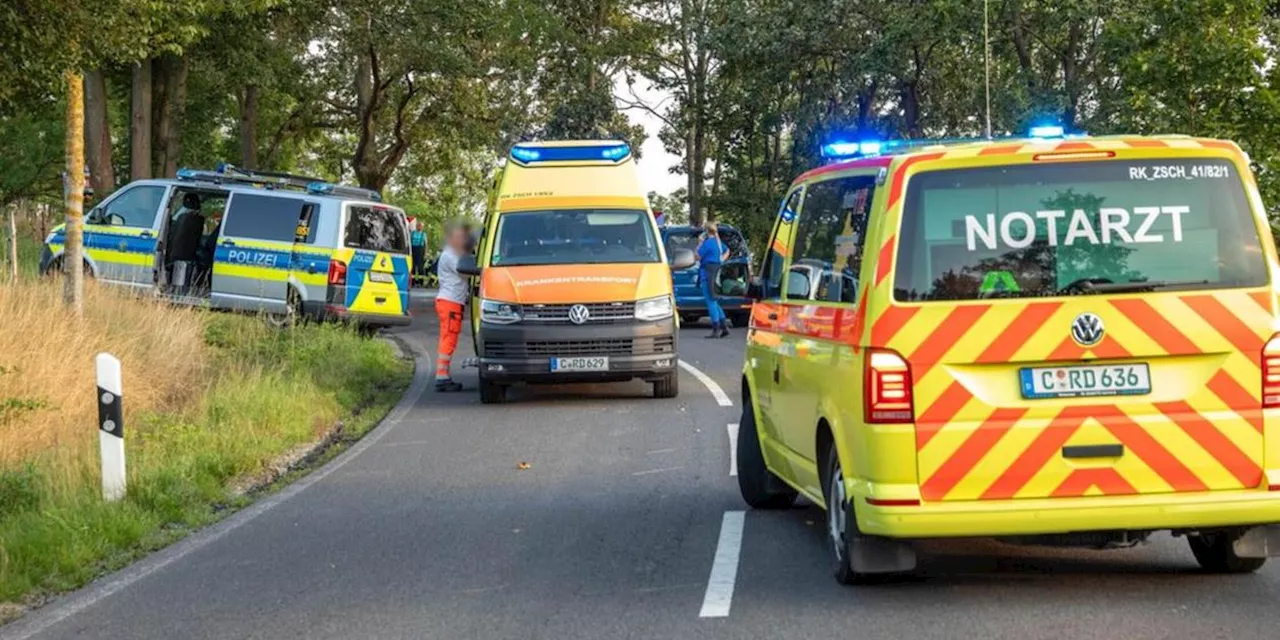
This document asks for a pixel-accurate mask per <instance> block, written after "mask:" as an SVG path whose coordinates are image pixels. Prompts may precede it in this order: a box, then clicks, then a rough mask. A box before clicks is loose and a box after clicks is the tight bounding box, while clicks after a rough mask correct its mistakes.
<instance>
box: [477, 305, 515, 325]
mask: <svg viewBox="0 0 1280 640" xmlns="http://www.w3.org/2000/svg"><path fill="white" fill-rule="evenodd" d="M521 317H522V314H521V312H520V305H518V304H513V303H510V302H498V301H497V300H481V301H480V321H481V322H491V323H493V324H511V323H513V322H520V318H521Z"/></svg>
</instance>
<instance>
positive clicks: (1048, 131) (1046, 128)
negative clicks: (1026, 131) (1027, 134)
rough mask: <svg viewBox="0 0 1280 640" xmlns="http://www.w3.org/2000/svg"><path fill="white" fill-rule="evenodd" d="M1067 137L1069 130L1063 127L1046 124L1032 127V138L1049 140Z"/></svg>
mask: <svg viewBox="0 0 1280 640" xmlns="http://www.w3.org/2000/svg"><path fill="white" fill-rule="evenodd" d="M1066 136H1067V130H1066V129H1065V128H1063V127H1062V125H1056V124H1044V125H1039V126H1035V127H1031V137H1032V138H1044V139H1048V138H1065V137H1066Z"/></svg>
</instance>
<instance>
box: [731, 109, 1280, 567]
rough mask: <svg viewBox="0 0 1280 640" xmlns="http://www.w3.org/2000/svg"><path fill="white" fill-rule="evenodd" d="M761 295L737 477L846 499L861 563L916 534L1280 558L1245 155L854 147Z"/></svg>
mask: <svg viewBox="0 0 1280 640" xmlns="http://www.w3.org/2000/svg"><path fill="white" fill-rule="evenodd" d="M843 146H844V148H845V149H847V150H851V151H857V152H861V154H862V157H857V158H854V159H849V160H845V161H841V162H836V163H833V164H829V165H827V166H824V167H821V168H818V169H816V170H814V171H811V172H809V173H806V174H804V175H802V176H800V177H799V178H798V179H797V180H796V181H795V183H794V184H793V185H792V187H791V189H790V190H789V193H788V194H787V195H786V198H785V200H784V202H783V204H782V207H781V210H780V213H779V215H778V218H777V221H776V223H775V226H774V231H773V237H772V239H771V241H770V243H769V245H768V246H769V251H768V253H767V255H766V256H765V258H764V261H763V267H762V268H761V269H760V271H759V273H760V274H762V275H761V278H760V279H759V280H757V281H756V282H754V283H753V285H752V287H751V289H752V293H753V294H754V295H755V296H756V297H757V298H758V300H757V302H756V305H755V307H754V310H753V317H752V322H751V328H750V331H749V337H748V345H747V354H746V365H745V367H744V370H743V380H742V388H743V398H742V399H743V414H742V419H741V435H740V437H739V440H738V446H739V449H738V478H739V485H740V488H741V491H742V495H743V497H744V498H745V500H746V501H747V502H748V503H749V504H750V505H752V506H754V507H757V508H779V507H784V506H788V505H790V504H791V502H792V500H794V498H795V497H796V496H797V494H803V495H804V496H806V497H808V498H809V499H811V500H813V501H815V502H817V503H818V504H820V505H823V506H824V507H825V508H826V510H827V519H828V532H829V538H830V541H831V545H832V550H833V554H832V557H833V559H834V565H835V572H836V576H837V577H838V578H839V580H841V581H842V582H846V583H849V582H857V581H860V580H862V579H864V578H866V577H868V576H870V575H872V574H876V573H884V572H899V571H905V570H910V569H912V568H913V567H914V565H915V562H916V558H915V554H914V547H913V544H912V543H913V542H914V541H916V540H921V539H927V538H949V537H967V536H979V537H994V538H998V539H1001V540H1004V541H1008V542H1014V543H1031V544H1047V545H1066V546H1081V547H1092V548H1111V547H1124V546H1130V545H1133V544H1137V543H1139V542H1141V541H1143V540H1144V539H1146V538H1147V537H1148V536H1149V535H1151V534H1152V533H1153V532H1155V531H1171V532H1172V533H1173V534H1174V535H1177V536H1184V537H1185V538H1186V539H1187V541H1188V542H1189V543H1190V549H1191V551H1192V552H1193V555H1194V557H1195V559H1196V560H1197V561H1198V562H1199V563H1200V565H1201V566H1202V567H1203V568H1204V569H1205V570H1208V571H1213V572H1224V573H1242V572H1251V571H1254V570H1257V569H1258V568H1259V567H1260V566H1262V564H1263V562H1264V561H1265V559H1266V557H1267V556H1270V555H1275V554H1277V553H1280V526H1277V523H1280V337H1278V335H1277V331H1280V321H1278V318H1277V308H1276V282H1277V266H1276V265H1277V262H1276V249H1275V247H1274V244H1273V241H1272V237H1271V233H1270V228H1269V226H1268V224H1267V218H1266V213H1265V210H1264V209H1263V205H1262V202H1261V199H1260V197H1259V192H1258V187H1257V184H1256V183H1255V181H1254V178H1253V175H1252V173H1251V171H1250V168H1249V162H1248V160H1247V158H1246V157H1245V155H1244V153H1242V152H1241V150H1240V148H1239V147H1237V146H1236V145H1235V144H1233V143H1231V142H1226V141H1220V140H1208V139H1196V138H1188V137H1178V136H1168V137H1137V136H1117V137H1083V136H1081V137H1076V136H1064V135H1062V132H1061V131H1053V132H1048V133H1044V132H1041V134H1040V135H1039V136H1033V137H1030V138H1026V139H1016V140H996V141H990V140H984V141H968V142H956V143H947V144H938V143H929V142H924V143H919V142H917V143H914V144H911V145H908V144H906V143H900V144H899V145H894V144H892V143H879V142H869V143H858V144H854V143H849V144H845V145H843Z"/></svg>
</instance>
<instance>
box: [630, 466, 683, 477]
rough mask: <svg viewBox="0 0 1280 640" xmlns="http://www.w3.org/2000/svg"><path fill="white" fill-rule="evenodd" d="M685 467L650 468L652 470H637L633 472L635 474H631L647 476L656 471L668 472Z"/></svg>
mask: <svg viewBox="0 0 1280 640" xmlns="http://www.w3.org/2000/svg"><path fill="white" fill-rule="evenodd" d="M683 468H684V467H663V468H661V469H650V470H648V471H637V472H635V473H633V474H631V475H633V476H647V475H651V474H654V473H664V472H667V471H679V470H680V469H683Z"/></svg>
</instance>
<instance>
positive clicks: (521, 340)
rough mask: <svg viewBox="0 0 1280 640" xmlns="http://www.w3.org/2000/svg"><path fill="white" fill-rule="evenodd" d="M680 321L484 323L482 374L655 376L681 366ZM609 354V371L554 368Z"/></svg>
mask: <svg viewBox="0 0 1280 640" xmlns="http://www.w3.org/2000/svg"><path fill="white" fill-rule="evenodd" d="M676 341H677V337H676V322H675V318H674V317H673V318H666V319H664V320H658V321H655V322H627V323H618V324H600V325H558V324H545V325H540V324H534V323H522V324H509V325H497V324H489V323H483V324H481V325H480V331H479V332H478V334H477V336H476V353H477V354H478V355H479V356H480V357H479V361H480V376H481V377H482V378H484V379H485V380H491V381H494V382H517V381H518V382H535V383H560V382H607V381H621V380H630V379H633V378H655V377H657V376H660V375H662V374H665V373H670V372H671V371H674V370H675V368H676V361H677V360H676V358H677V356H676ZM574 356H607V357H608V358H609V370H608V371H590V372H563V373H561V372H557V373H553V372H552V371H551V359H552V358H557V357H574Z"/></svg>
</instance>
